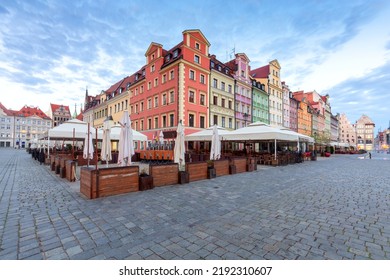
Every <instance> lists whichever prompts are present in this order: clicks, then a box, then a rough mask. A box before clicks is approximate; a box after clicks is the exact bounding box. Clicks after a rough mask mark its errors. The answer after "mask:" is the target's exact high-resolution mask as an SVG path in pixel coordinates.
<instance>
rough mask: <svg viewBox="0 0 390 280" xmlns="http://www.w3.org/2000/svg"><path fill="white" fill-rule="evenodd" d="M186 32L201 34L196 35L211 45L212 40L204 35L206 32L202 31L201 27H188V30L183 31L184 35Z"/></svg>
mask: <svg viewBox="0 0 390 280" xmlns="http://www.w3.org/2000/svg"><path fill="white" fill-rule="evenodd" d="M186 33H195V34H199V36H196V37H200V38H202V39H203V41H204V42H205V43H206V44H207V45H208V46H210V42H209V41H208V40H207V39H206V37H205V36H204V34H203V33H202V31H200V29H187V30H184V31H183V35H184V34H186Z"/></svg>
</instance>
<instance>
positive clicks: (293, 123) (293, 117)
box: [289, 92, 299, 132]
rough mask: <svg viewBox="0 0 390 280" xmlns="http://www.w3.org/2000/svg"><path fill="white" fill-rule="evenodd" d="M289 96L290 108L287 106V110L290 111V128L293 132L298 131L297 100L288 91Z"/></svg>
mask: <svg viewBox="0 0 390 280" xmlns="http://www.w3.org/2000/svg"><path fill="white" fill-rule="evenodd" d="M289 98H290V101H289V104H290V108H289V111H290V113H289V114H290V129H291V130H293V131H295V132H298V107H299V101H298V100H296V99H295V98H294V97H293V93H292V92H290V93H289Z"/></svg>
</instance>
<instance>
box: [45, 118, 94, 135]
mask: <svg viewBox="0 0 390 280" xmlns="http://www.w3.org/2000/svg"><path fill="white" fill-rule="evenodd" d="M73 129H74V132H75V135H74V139H75V140H84V138H85V134H86V133H88V125H87V123H86V122H83V121H80V120H78V119H72V120H69V121H66V122H64V123H63V124H60V125H59V126H56V127H53V128H51V129H49V130H48V132H47V133H45V134H44V136H43V139H47V138H49V139H50V140H63V139H73Z"/></svg>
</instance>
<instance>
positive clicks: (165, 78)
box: [162, 74, 167, 84]
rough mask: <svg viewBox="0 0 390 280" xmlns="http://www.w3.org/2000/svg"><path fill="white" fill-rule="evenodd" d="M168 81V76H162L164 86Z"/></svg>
mask: <svg viewBox="0 0 390 280" xmlns="http://www.w3.org/2000/svg"><path fill="white" fill-rule="evenodd" d="M166 81H167V74H164V75H163V76H162V83H163V84H164V83H165V82H166Z"/></svg>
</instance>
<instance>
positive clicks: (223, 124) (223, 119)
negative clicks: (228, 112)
mask: <svg viewBox="0 0 390 280" xmlns="http://www.w3.org/2000/svg"><path fill="white" fill-rule="evenodd" d="M222 127H225V117H222Z"/></svg>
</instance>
